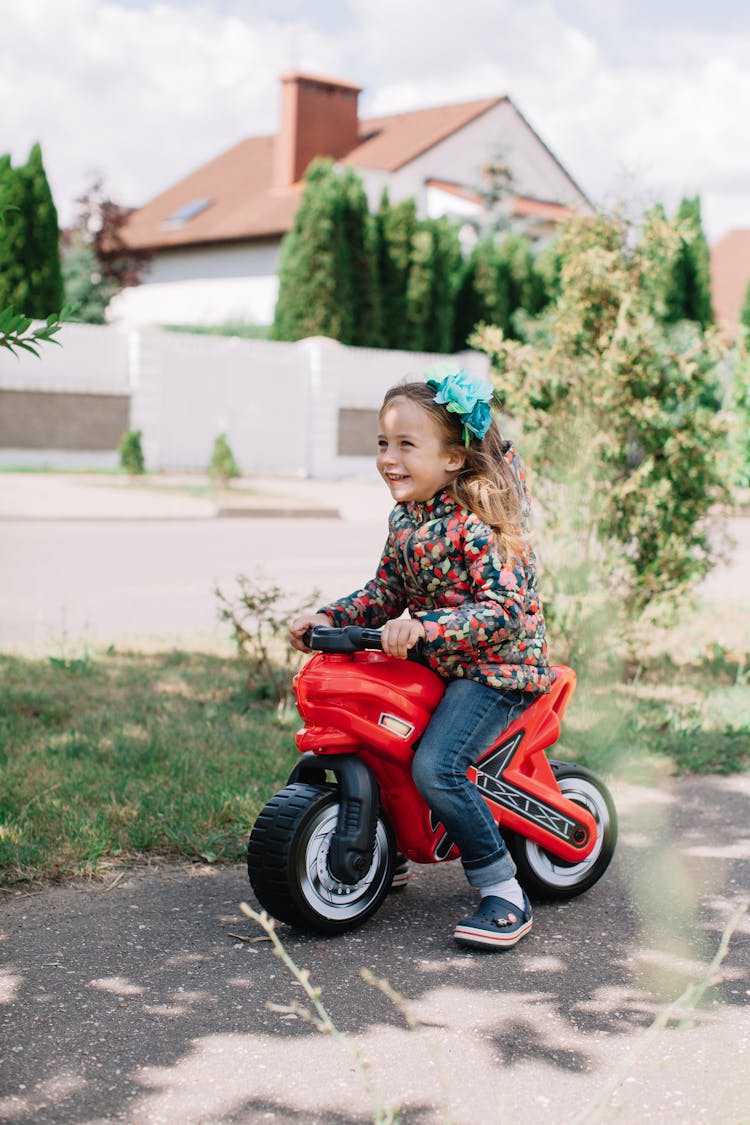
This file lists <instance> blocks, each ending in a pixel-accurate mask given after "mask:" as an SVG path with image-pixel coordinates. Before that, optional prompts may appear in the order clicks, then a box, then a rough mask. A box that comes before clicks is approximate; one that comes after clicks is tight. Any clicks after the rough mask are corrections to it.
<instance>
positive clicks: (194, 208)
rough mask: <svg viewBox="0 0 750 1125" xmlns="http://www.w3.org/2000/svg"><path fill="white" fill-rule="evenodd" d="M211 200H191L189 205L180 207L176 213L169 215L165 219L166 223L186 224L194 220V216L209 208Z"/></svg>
mask: <svg viewBox="0 0 750 1125" xmlns="http://www.w3.org/2000/svg"><path fill="white" fill-rule="evenodd" d="M212 203H213V199H192V200H191V201H190V203H186V204H185V205H184V207H180V209H179V210H178V211H175V212H174V214H172V215H170V216H169V218H168V219H167V222H168V223H187V222H189V221H190V219H194V218H195V216H196V215H200V214H201V212H202V211H205V210H206V208H207V207H210V206H211V204H212Z"/></svg>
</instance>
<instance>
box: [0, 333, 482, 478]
mask: <svg viewBox="0 0 750 1125" xmlns="http://www.w3.org/2000/svg"><path fill="white" fill-rule="evenodd" d="M60 341H61V343H62V345H63V346H62V347H61V348H54V347H52V346H49V345H46V346H43V349H42V352H41V358H40V359H34V358H33V357H31V356H25V357H24V358H23V359H20V360H17V359H15V358H14V357H13V356H12V355H11V354H10V353H5V352H4V351H3V350H2V349H0V387H7V388H12V389H15V390H33V391H44V390H48V391H52V390H54V391H57V392H60V391H66V390H67V391H74V392H75V391H77V392H81V391H86V392H92V393H99V394H106V393H110V394H122V393H123V392H125V393H129V394H130V425H131V428H133V429H137V430H141V431H142V435H143V439H142V440H143V451H144V455H145V460H146V465H147V468H148V469H149V470H150V471H159V470H167V469H178V470H187V471H190V470H193V471H203V470H205V468H206V467H207V465H208V461H209V458H210V455H211V449H212V447H213V442H214V440H215V439H216V437H217V436H218V435H219V434H220V433H226V434H227V437H228V439H229V444H230V445H231V447H232V451H233V452H234V455H235V458H236V459H237V462H238V464H239V466H240V468H241V470H242V472H243V473H247V474H252V473H261V472H278V473H296V474H300V475H305V476H310V477H317V478H319V479H335V478H336V477H343V476H351V475H359V474H362V473H370V472H374V468H373V456H372V454H371V453H367V454H366V455H363V456H362V457H342V456H339V454H338V452H337V445H338V415H339V410H341V409H347V408H348V409H356V408H359V409H367V410H375V409H377V407H378V406H379V405H380V403H381V401H382V397H383V393H384V392H385V390H386V389H387V388H388V387H390V386H391V385H392V384H394V383H397V382H399V381H400V380H401V379H404V378H409V377H420V376H421V373H422V372H423V371H424V370H425V369H426V368H427V367H429V366H430V365H431V364H432V363H434V362H435V361H437V360H445V359H446V358H448V357H446V356H435V355H429V354H421V353H416V352H392V351H386V350H381V349H368V348H349V347H345V346H344V345H342V344H338V343H336V342H335V341H334V340H329V339H325V338H322V337H315V338H312V339H308V340H301V341H299V342H298V343H294V344H284V343H278V342H274V341H268V340H244V339H237V338H229V337H220V336H201V335H188V334H185V333H173V332H164V331H161V330H159V329H143V328H130V329H128V330H125V329H123V328H117V327H113V326H107V327H99V326H93V325H66V326H65V327H64V328H63V329H62V331H61V332H60ZM457 362H458V363H459V364H460V366H463V367H466V368H467V369H468V370H470V371H474V372H477V373H486V371H487V369H488V360H487V357H486V356H485V355H482V354H480V353H477V352H465V353H461V355H460V356H459V357H457ZM115 460H116V459H115V458H114V451H113V455H112V456H111V457H109V459H105V460H104V461H103V460H102V455H99V456H98V457H95V456H94V455H93V454H92V455H88V457H87V454H86V451H75V450H71V451H65V450H56V451H44V450H27V451H19V450H9V449H5V450H3V449H0V464H2V465H24V466H29V465H38V466H46V467H53V468H54V467H60V468H66V467H69V466H71V465H76V466H78V467H91V468H97V467H102V465H103V464H104V463H106V464H111V463H114V461H115Z"/></svg>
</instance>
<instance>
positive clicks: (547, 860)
mask: <svg viewBox="0 0 750 1125" xmlns="http://www.w3.org/2000/svg"><path fill="white" fill-rule="evenodd" d="M550 764H551V766H552V768H553V770H554V772H555V777H556V779H557V783H558V785H559V786H560V789H561V790H562V792H563V793H564V795H565V796H566V797H567V798H568V799H569V800H571V801H574V802H575V803H576V804H577V805H582V806H583V808H585V809H587V810H588V812H590V813H591V815H592V816H593V818H594V820H595V821H596V824H597V841H596V844H595V845H594V849H593V851H592V852H591V853H590V854H589V855H588V856H587V858H586V859H584V860H581V862H580V863H567V862H565V861H564V860H561V859H558V858H557V856H554V855H552V854H551V853H550V852H548V851H545V849H544V848H540V847H539V845H538V844H534V843H532V842H531V840H527V839H525V838H524V837H523V836H519V835H517V834H516V833H507V834H506V835H505V840H506V843H507V845H508V850H509V851H510V853H511V855H512V856H513V859H514V860H515V863H516V867H517V869H518V872H517V877H518V881H519V883H520V884H521V886H522V887H523V888H524V890H525V891H526V892H527V893H528V894H529V895H530V896H531V897H532V898H539V899H547V900H552V901H559V900H561V899H567V898H575V896H576V895H580V894H583V892H584V891H587V890H588V889H589V887H593V885H594V883H596V882H597V881H598V880H599V879H601V877H602V875H603V874H604V872H605V871H606V870H607V868H608V867H609V864H610V860H611V859H612V856H613V855H614V851H615V844H616V843H617V812H616V810H615V806H614V802H613V800H612V797H611V794H610V792H609V790H608V789H607V786H606V785H605V784H604V782H603V781H601V780H600V779H599V778H598V777H597V776H596V774H594V773H592V772H591V771H590V770H587V769H584V767H583V766H576V765H569V764H568V763H566V762H551V763H550Z"/></svg>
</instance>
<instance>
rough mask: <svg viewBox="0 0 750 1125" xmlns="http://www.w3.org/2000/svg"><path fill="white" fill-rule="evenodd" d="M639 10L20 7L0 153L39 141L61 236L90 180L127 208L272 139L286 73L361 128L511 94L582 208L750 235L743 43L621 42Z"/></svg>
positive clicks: (391, 3)
mask: <svg viewBox="0 0 750 1125" xmlns="http://www.w3.org/2000/svg"><path fill="white" fill-rule="evenodd" d="M571 8H572V9H574V10H575V11H576V12H577V13H578V17H579V18H576V17H575V15H570V14H568V13H570V11H571ZM637 8H638V5H632V4H628V5H620V6H619V8H617V9H615V8H611V9H610V8H608V15H607V19H606V20H603V19H601V18H600V19H598V20H597V18H596V11H597V9H596V8H593V9H590V10H587V0H582V2H581V3H579V4H578V5H574V4H573V5H572V4H571V3H565V2H564V0H529V2H528V3H526V4H523V5H520V4H518V3H513V2H511V0H464V2H463V3H462V4H461V5H460V6H447V7H446V6H438V5H435V4H434V2H433V0H409V3H407V4H404V3H403V0H378V2H377V3H375V2H374V0H351V2H350V3H349V5H348V6H345V7H344V6H342V5H340V4H328V3H319V4H316V5H312V4H303V3H287V4H285V5H282V4H280V3H267V4H266V3H255V4H253V5H248V4H245V3H238V2H235V0H185V2H183V3H180V4H177V3H174V2H161V3H158V2H156V0H137V2H136V0H25V2H24V4H23V5H21V4H18V5H9V6H8V10H7V11H4V13H3V20H4V37H3V43H2V45H0V101H1V102H2V104H3V105H5V106H12V107H13V112H12V113H6V114H5V115H4V121H3V125H2V128H1V130H0V151H7V150H9V151H11V152H12V154H13V157H14V159H15V160H16V161H22V160H25V158H26V155H27V153H28V150H29V148H30V147H31V144H32V143H33V142H34V141H35V140H40V141H41V143H42V149H43V154H44V159H45V164H46V167H47V171H48V174H49V178H50V181H51V184H52V188H53V192H54V194H55V199H56V201H57V204H58V209H59V210H60V213H61V217H62V219H63V220H64V221H68V220H69V219H70V217H71V214H72V211H73V199H74V197H75V195H76V194H78V193H80V191H81V190H82V189H83V188H84V187H85V186H86V185H87V183H88V182H90V180H91V178H92V175H93V173H94V172H95V171H99V172H101V173H102V174H103V176H104V178H105V183H106V185H107V187H108V189H109V191H110V193H111V194H112V196H113V197H114V198H116V199H118V200H119V201H121V202H123V203H131V204H137V203H141V202H144V201H145V200H146V199H148V198H149V197H150V196H152V195H154V194H155V193H156V192H157V191H159V190H161V189H163V188H165V187H167V186H169V185H170V184H171V183H173V182H174V181H175V180H176V179H178V178H179V177H180V176H182V175H184V174H185V173H187V172H188V171H190V170H192V169H193V168H195V167H197V166H198V165H199V164H200V163H202V162H203V161H205V160H208V159H210V158H211V157H213V156H215V155H217V154H218V153H220V152H221V151H222V150H223V149H225V148H227V147H228V146H229V145H231V144H233V143H235V142H236V141H238V140H240V139H241V138H242V137H244V136H248V135H252V134H260V133H269V132H273V131H274V130H275V128H276V124H277V121H278V105H279V84H278V77H279V75H280V74H281V73H282V72H283V71H284V70H286V69H289V68H290V67H292V66H293V67H298V68H300V69H307V70H311V71H314V72H316V73H323V74H331V75H333V76H335V77H341V78H348V79H350V80H352V81H356V82H358V83H359V84H360V85H362V86H363V87H364V93H363V96H362V111H363V113H364V114H365V115H372V114H375V113H382V112H391V111H396V110H402V109H409V108H414V107H417V106H421V105H428V104H438V103H441V102H449V101H458V100H462V99H464V98H474V97H481V96H487V95H492V94H504V93H507V94H510V96H511V97H512V98H513V100H514V101H515V102H516V104H517V105H518V106H519V108H520V109H521V111H522V112H523V113H524V114H525V115H526V116H527V118H528V119H529V121H530V123H531V124H532V125H533V126H534V127H535V128H536V129H537V130H538V131H539V133H540V134H541V136H542V137H543V139H544V140H545V141H546V142H547V143H548V144H549V145H550V147H551V148H552V149H553V151H554V152H555V153H556V155H558V156H559V158H560V159H561V160H562V162H563V163H564V164H565V165H566V167H567V168H568V170H569V171H570V172H571V174H572V175H573V176H574V177H575V179H576V180H578V182H579V183H580V184H581V186H582V187H583V188H584V190H586V191H588V192H589V194H591V195H592V196H593V197H594V198H595V199H602V198H604V197H607V196H612V195H613V194H615V193H620V192H622V191H628V192H630V193H635V194H636V195H638V196H642V197H643V198H644V199H650V198H661V199H663V200H664V202H665V203H667V205H668V206H673V205H674V204H676V202H677V201H678V200H679V198H680V195H681V194H682V193H683V192H690V193H699V194H700V195H701V197H702V199H703V201H704V214H705V216H706V218H707V226H708V228H709V233H711V234H713V235H714V236H717V235H718V234H720V233H721V232H722V230H723V229H725V228H726V227H727V226H728V225H736V224H738V223H739V224H747V225H750V190H749V189H750V153H749V152H748V146H747V145H746V144H745V134H746V130H747V126H746V122H747V121H748V119H750V73H749V72H748V71H747V69H746V65H745V60H746V59H747V58H748V56H749V55H750V36H748V35H747V34H746V33H740V32H738V31H736V30H733V33H732V34H729V32H728V31H727V32H724V33H722V31H721V27H720V21H719V20H718V19H717V22H716V24H715V25H714V30H706V29H705V28H700V27H698V26H697V25H696V26H695V27H693V28H691V27H690V26H689V20H690V18H691V13H690V11H689V10H688V9H689V8H690V5H687V6H686V7H685V8H684V9H683V11H684V15H683V19H682V23H676V24H675V25H673V26H664V25H663V24H662V26H660V27H646V26H644V25H643V23H641V24H630V25H629V24H627V23H626V22H625V21H626V19H628V18H631V19H632V14H633V10H634V9H637ZM628 12H630V17H628ZM584 17H586V19H585V23H582V22H581V20H582V19H583V18H584ZM642 18H645V16H644V17H642ZM695 18H696V19H697V18H698V17H697V15H696V16H695Z"/></svg>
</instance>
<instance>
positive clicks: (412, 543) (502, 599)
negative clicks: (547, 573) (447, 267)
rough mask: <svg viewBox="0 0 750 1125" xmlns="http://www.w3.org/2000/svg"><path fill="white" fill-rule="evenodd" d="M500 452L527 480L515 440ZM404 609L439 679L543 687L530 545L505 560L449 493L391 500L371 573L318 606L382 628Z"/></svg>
mask: <svg viewBox="0 0 750 1125" xmlns="http://www.w3.org/2000/svg"><path fill="white" fill-rule="evenodd" d="M506 458H507V460H508V462H509V464H511V466H512V467H513V469H514V470H515V472H516V475H517V476H518V478H519V480H520V481H521V482H523V479H524V477H523V469H522V467H521V465H520V461H519V459H518V456H517V454H516V452H515V450H514V449H513V447H512V446H509V448H508V452H507V453H506ZM522 487H523V488H524V492H525V485H523V484H522ZM525 494H526V497H527V498H528V494H527V493H525ZM405 609H408V610H409V613H410V614H411V616H412V617H415V618H417V619H418V620H419V621H421V622H422V625H423V626H424V630H425V645H424V653H425V662H426V663H427V664H428V665H429V667H431V668H432V669H433V670H434V671H435V672H437V673H438V674H439V675H440V676H442V677H443V678H444V679H447V680H450V679H456V678H459V677H466V678H467V679H473V680H478V681H479V682H480V683H484V684H487V685H489V686H490V687H493V688H498V689H501V690H503V689H504V690H516V691H519V690H520V691H528V692H532V693H537V694H539V693H543V692H547V691H549V686H550V670H549V661H548V658H547V639H546V631H545V625H544V614H543V611H542V604H541V601H540V598H539V594H538V592H537V579H536V560H535V557H534V552H533V551H532V550H531V548H530V547H529V546H527V548H526V549H525V551H524V554H523V557H521V558H518V559H514V560H512V561H510V562H506V561H505V560H504V559H503V558H502V556H501V555H500V554H499V552H498V551H497V548H496V545H495V541H494V535H493V533H492V531H491V529H490V528H489V527H488V526H487V524H485V523H483V521H482V520H481V519H480V518H479V517H478V516H476V515H474V513H473V512H469V511H467V510H466V509H465V508H463V507H461V506H460V505H459V504H458V503H457V502H456V501H455V500H454V499H453V497H452V496H451V495H450V493H449V492H447V491H443V492H440V493H438V494H437V496H434V497H433V498H432V499H431V500H428V501H427V502H425V503H415V502H411V501H409V502H407V503H403V504H397V505H396V507H395V508H394V509H393V511H392V512H391V514H390V519H389V530H388V540H387V542H386V545H385V549H384V551H383V557H382V558H381V560H380V564H379V566H378V569H377V572H376V575H375V577H374V578H373V579H372V580H371V581H370V582H368V583H367V584H366V585H365V586H363V587H362V589H361V590H357V591H355V592H354V593H353V594H350V595H349V596H348V597H346V598H342V599H341V600H340V601H337V602H332V603H331V604H330V605H326V606H322V607H321V609H320V611H319V612H321V613H326V614H327V615H328V616H329V617H330V618H331V619H332V622H333V624H334V625H337V626H341V625H364V626H367V627H369V628H378V627H379V626H381V625H384V624H385V622H386V621H388V620H390V619H391V618H395V617H400V615H401V614H402V613H403V611H404V610H405Z"/></svg>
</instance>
